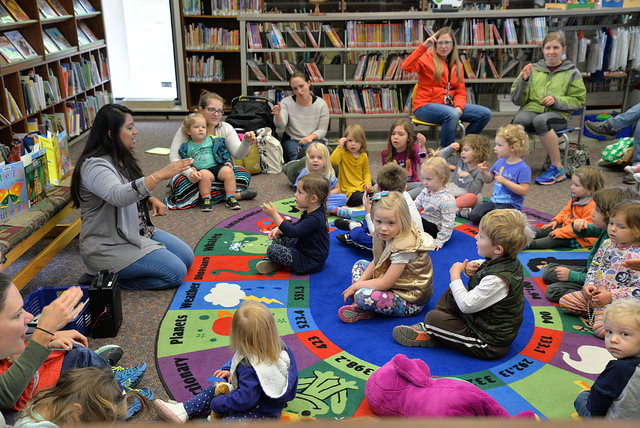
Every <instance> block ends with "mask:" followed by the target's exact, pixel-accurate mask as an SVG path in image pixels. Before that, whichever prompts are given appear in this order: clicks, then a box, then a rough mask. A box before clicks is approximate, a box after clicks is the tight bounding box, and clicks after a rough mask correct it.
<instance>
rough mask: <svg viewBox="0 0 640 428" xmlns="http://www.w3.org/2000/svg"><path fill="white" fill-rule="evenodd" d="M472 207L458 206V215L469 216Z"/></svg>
mask: <svg viewBox="0 0 640 428" xmlns="http://www.w3.org/2000/svg"><path fill="white" fill-rule="evenodd" d="M472 209H473V208H459V209H458V217H462V218H469V214H471V210H472Z"/></svg>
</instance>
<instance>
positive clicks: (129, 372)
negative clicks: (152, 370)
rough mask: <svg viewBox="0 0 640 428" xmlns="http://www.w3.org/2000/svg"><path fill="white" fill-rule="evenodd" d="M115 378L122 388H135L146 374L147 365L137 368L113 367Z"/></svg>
mask: <svg viewBox="0 0 640 428" xmlns="http://www.w3.org/2000/svg"><path fill="white" fill-rule="evenodd" d="M111 370H113V377H115V378H116V381H118V383H119V384H120V385H122V387H123V388H124V387H127V388H133V387H134V386H136V385H137V384H138V382H140V379H142V376H143V375H144V372H145V371H147V363H144V362H143V363H140V364H138V365H137V366H134V367H129V368H124V367H120V366H115V367H111Z"/></svg>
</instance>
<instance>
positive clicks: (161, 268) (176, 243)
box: [118, 229, 193, 290]
mask: <svg viewBox="0 0 640 428" xmlns="http://www.w3.org/2000/svg"><path fill="white" fill-rule="evenodd" d="M151 239H153V240H154V241H158V242H162V243H163V244H164V245H165V247H166V248H161V249H158V250H154V251H152V252H150V253H149V254H147V255H146V256H144V257H142V258H141V259H139V260H136V261H135V262H133V263H132V264H130V265H129V266H127V267H126V268H124V269H122V270H121V271H120V272H119V273H118V275H119V280H120V287H122V288H125V289H130V290H161V289H164V288H174V287H177V286H179V285H180V284H182V281H183V280H184V277H185V276H186V275H187V270H188V269H189V267H191V264H192V263H193V251H192V250H191V248H189V246H188V245H187V244H185V243H184V242H183V241H182V240H181V239H180V238H176V237H175V236H173V235H172V234H170V233H168V232H165V231H164V230H160V229H156V232H155V233H154V234H153V236H152V237H151Z"/></svg>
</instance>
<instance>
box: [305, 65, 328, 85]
mask: <svg viewBox="0 0 640 428" xmlns="http://www.w3.org/2000/svg"><path fill="white" fill-rule="evenodd" d="M304 68H305V70H306V71H307V75H308V76H309V80H311V81H312V82H324V77H323V76H322V73H320V69H318V66H317V65H316V63H315V62H313V61H311V62H305V63H304Z"/></svg>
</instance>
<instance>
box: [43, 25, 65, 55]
mask: <svg viewBox="0 0 640 428" xmlns="http://www.w3.org/2000/svg"><path fill="white" fill-rule="evenodd" d="M42 40H43V42H44V49H45V51H46V52H47V53H49V54H51V53H54V52H57V51H61V50H65V49H69V48H71V47H72V46H71V43H69V42H68V41H67V39H65V38H64V36H63V35H62V33H61V32H60V30H58V29H57V28H56V27H51V28H45V30H44V33H42Z"/></svg>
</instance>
